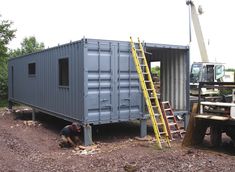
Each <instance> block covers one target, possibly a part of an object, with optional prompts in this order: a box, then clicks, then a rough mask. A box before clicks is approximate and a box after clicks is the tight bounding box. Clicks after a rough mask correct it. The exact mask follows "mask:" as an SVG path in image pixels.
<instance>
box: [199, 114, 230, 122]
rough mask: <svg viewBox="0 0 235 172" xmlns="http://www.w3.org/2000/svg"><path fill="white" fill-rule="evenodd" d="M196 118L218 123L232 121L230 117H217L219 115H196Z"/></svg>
mask: <svg viewBox="0 0 235 172" xmlns="http://www.w3.org/2000/svg"><path fill="white" fill-rule="evenodd" d="M195 118H202V119H210V120H218V121H227V120H229V119H230V117H226V116H217V115H195Z"/></svg>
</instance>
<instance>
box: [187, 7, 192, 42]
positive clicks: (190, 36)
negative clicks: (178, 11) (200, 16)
mask: <svg viewBox="0 0 235 172" xmlns="http://www.w3.org/2000/svg"><path fill="white" fill-rule="evenodd" d="M188 17H189V18H188V22H189V44H190V43H191V42H192V30H191V22H192V21H191V5H188Z"/></svg>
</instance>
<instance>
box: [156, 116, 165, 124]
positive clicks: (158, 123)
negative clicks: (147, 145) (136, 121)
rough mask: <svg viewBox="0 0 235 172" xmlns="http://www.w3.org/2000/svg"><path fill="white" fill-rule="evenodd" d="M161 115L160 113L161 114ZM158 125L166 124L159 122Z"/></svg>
mask: <svg viewBox="0 0 235 172" xmlns="http://www.w3.org/2000/svg"><path fill="white" fill-rule="evenodd" d="M159 116H160V115H159ZM157 125H164V123H161V122H158V123H157Z"/></svg>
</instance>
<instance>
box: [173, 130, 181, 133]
mask: <svg viewBox="0 0 235 172" xmlns="http://www.w3.org/2000/svg"><path fill="white" fill-rule="evenodd" d="M171 133H172V134H174V133H180V130H175V131H171Z"/></svg>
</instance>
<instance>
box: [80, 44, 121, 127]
mask: <svg viewBox="0 0 235 172" xmlns="http://www.w3.org/2000/svg"><path fill="white" fill-rule="evenodd" d="M114 51H115V47H114V46H112V45H111V44H109V43H102V42H94V43H93V44H92V43H90V44H89V45H88V50H87V57H86V58H85V59H84V60H85V65H86V73H87V74H85V81H86V80H87V81H88V83H87V91H86V90H85V92H87V95H86V96H85V110H86V109H87V119H86V121H87V122H89V123H94V124H96V123H110V121H112V120H113V118H114V116H115V113H116V107H114V106H115V94H116V93H115V92H116V91H115V70H114V66H115V65H114V63H115V61H114V59H115V58H114V55H115V54H114ZM86 77H87V79H86ZM116 106H117V105H116Z"/></svg>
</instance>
